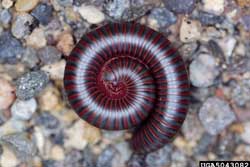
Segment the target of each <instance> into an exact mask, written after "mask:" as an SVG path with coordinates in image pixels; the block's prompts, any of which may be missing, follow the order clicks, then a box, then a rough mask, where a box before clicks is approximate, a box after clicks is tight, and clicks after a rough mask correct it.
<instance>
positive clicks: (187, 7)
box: [163, 0, 196, 14]
mask: <svg viewBox="0 0 250 167" xmlns="http://www.w3.org/2000/svg"><path fill="white" fill-rule="evenodd" d="M163 2H164V4H165V6H166V7H167V8H168V9H169V10H171V11H173V12H174V13H177V14H183V13H185V14H187V13H191V12H192V11H193V9H194V7H195V3H196V1H195V0H163Z"/></svg>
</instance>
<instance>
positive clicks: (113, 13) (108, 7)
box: [104, 0, 130, 20]
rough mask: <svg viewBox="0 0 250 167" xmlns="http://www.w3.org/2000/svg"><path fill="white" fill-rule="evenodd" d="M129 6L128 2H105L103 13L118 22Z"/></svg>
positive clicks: (126, 0)
mask: <svg viewBox="0 0 250 167" xmlns="http://www.w3.org/2000/svg"><path fill="white" fill-rule="evenodd" d="M129 6H130V2H129V1H128V0H113V1H106V2H105V4H104V11H105V13H106V14H107V15H108V16H109V17H111V18H114V19H115V20H120V19H122V16H123V13H124V12H125V10H126V9H127V8H129Z"/></svg>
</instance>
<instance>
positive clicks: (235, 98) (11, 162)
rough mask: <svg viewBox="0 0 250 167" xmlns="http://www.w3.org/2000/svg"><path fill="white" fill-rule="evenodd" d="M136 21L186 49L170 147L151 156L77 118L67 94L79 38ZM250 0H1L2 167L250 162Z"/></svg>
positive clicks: (125, 136)
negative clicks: (180, 116) (185, 79)
mask: <svg viewBox="0 0 250 167" xmlns="http://www.w3.org/2000/svg"><path fill="white" fill-rule="evenodd" d="M132 20H135V21H137V22H140V23H141V24H145V25H147V26H149V27H151V28H153V29H155V30H157V31H160V32H162V33H163V34H165V35H166V36H167V37H168V38H169V39H170V40H171V41H172V42H173V43H174V45H175V46H176V47H178V48H179V50H180V53H181V54H182V56H183V59H184V60H185V62H186V64H187V69H188V71H189V77H190V80H191V84H192V88H191V91H192V98H191V101H192V102H191V105H190V109H189V114H188V116H187V119H186V121H185V123H184V125H183V127H182V130H181V132H180V133H179V134H178V135H177V137H176V139H175V140H174V142H173V143H171V144H168V145H166V146H165V147H164V148H162V149H160V150H158V151H156V152H153V153H150V154H148V155H136V154H134V153H133V151H132V150H130V148H129V144H128V140H129V139H130V137H131V133H130V132H127V131H119V132H110V131H104V130H99V129H97V128H94V127H93V126H91V125H89V124H87V123H85V122H84V121H82V120H80V119H79V118H78V117H77V116H76V114H75V113H74V112H73V111H72V109H71V108H70V106H69V104H68V103H67V101H66V98H65V93H64V90H63V84H62V79H63V74H64V68H65V58H66V57H67V56H68V55H69V53H70V51H71V50H72V48H73V47H74V45H75V43H76V42H77V41H78V40H79V39H80V37H81V36H82V35H83V34H84V33H86V32H88V31H91V30H92V29H94V28H96V27H97V26H101V25H104V24H106V23H108V22H119V21H132ZM249 94H250V1H249V0H199V1H195V0H138V1H134V0H1V1H0V166H1V167H69V166H70V167H196V166H198V165H197V164H198V162H199V161H200V160H250V151H249V150H250V96H249Z"/></svg>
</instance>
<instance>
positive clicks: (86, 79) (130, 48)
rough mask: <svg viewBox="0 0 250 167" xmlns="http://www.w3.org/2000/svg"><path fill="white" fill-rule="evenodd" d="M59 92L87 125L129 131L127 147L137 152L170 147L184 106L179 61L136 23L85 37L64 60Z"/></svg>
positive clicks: (183, 76)
mask: <svg viewBox="0 0 250 167" xmlns="http://www.w3.org/2000/svg"><path fill="white" fill-rule="evenodd" d="M64 87H65V90H66V93H67V96H68V100H69V102H70V104H71V106H72V107H73V109H74V110H75V112H76V113H77V114H78V115H79V117H81V118H82V119H84V120H86V121H87V122H89V123H90V124H92V125H94V126H96V127H98V128H102V129H107V130H122V129H130V128H133V127H135V130H134V134H133V137H132V139H131V146H132V148H133V150H134V151H135V152H137V153H146V152H151V151H154V150H157V149H159V148H161V147H162V146H164V145H165V144H166V143H168V142H171V141H172V140H173V138H174V136H175V135H176V133H177V132H178V130H179V129H180V128H181V125H182V123H183V121H184V119H185V117H186V114H187V110H188V104H189V80H188V75H187V72H186V68H185V64H184V62H183V60H182V58H181V56H180V55H179V53H178V52H177V50H176V49H175V48H174V47H173V46H172V45H171V43H170V41H169V40H168V39H167V38H166V37H165V36H163V35H162V34H161V33H159V32H156V31H154V30H153V29H151V28H148V27H146V26H143V25H140V24H138V23H127V22H125V23H112V24H107V25H105V26H102V27H100V28H97V29H95V30H93V31H91V32H89V33H87V34H85V35H84V36H83V37H82V38H81V40H80V41H79V42H78V44H77V45H76V47H75V48H74V49H73V51H72V53H71V54H70V56H69V57H68V59H67V64H66V69H65V75H64Z"/></svg>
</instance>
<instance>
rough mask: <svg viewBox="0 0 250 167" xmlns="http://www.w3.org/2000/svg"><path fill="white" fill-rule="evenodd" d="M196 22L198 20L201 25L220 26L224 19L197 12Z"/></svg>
mask: <svg viewBox="0 0 250 167" xmlns="http://www.w3.org/2000/svg"><path fill="white" fill-rule="evenodd" d="M197 19H198V20H200V22H201V24H202V25H205V26H207V25H214V24H221V23H222V22H223V20H224V19H225V18H224V17H223V16H219V15H214V14H212V13H208V12H204V11H199V14H198V18H197Z"/></svg>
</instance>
